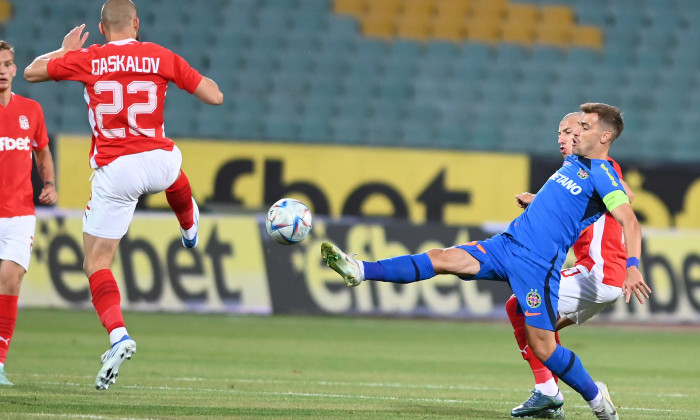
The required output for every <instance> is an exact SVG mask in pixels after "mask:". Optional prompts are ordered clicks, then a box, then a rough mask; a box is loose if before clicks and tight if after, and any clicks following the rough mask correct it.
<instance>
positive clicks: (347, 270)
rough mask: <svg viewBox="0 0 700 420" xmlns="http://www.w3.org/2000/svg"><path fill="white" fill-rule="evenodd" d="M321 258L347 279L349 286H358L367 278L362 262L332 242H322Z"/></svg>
mask: <svg viewBox="0 0 700 420" xmlns="http://www.w3.org/2000/svg"><path fill="white" fill-rule="evenodd" d="M321 258H323V261H325V262H326V265H328V266H329V267H330V268H332V269H333V270H334V271H335V272H336V273H338V274H340V276H341V277H342V278H343V279H345V282H346V283H347V285H348V286H352V287H354V286H357V285H359V284H360V283H362V281H363V280H364V279H365V276H364V275H363V273H362V269H361V268H360V263H358V262H357V260H355V258H353V257H352V256H351V255H347V254H346V253H344V252H343V251H341V250H340V248H338V247H337V246H335V245H334V244H332V243H330V242H324V243H323V244H321Z"/></svg>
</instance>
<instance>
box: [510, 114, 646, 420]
mask: <svg viewBox="0 0 700 420" xmlns="http://www.w3.org/2000/svg"><path fill="white" fill-rule="evenodd" d="M580 114H581V113H580V112H572V113H570V114H567V115H566V116H565V117H564V118H563V119H562V121H561V123H560V124H559V138H558V143H559V151H560V152H561V154H562V156H563V157H564V158H566V157H567V156H568V155H570V154H571V149H572V140H573V131H574V129H575V128H576V126H577V125H578V118H579V116H580ZM611 163H612V165H613V168H614V169H615V171H616V172H617V174H618V176H619V177H620V181H621V182H622V183H623V186H624V188H625V192H626V193H627V196H628V197H629V199H630V201H632V199H633V197H634V196H633V194H632V191H631V189H630V188H629V186H628V185H627V184H626V183H625V182H624V181H622V170H621V169H620V166H619V165H618V164H617V162H615V161H613V160H611ZM534 197H535V195H534V194H531V193H522V194H518V195H517V196H516V200H517V202H518V206H520V207H522V208H525V207H527V205H529V203H530V202H532V200H533V198H534ZM572 248H573V251H574V256H575V257H576V263H575V264H574V266H573V267H571V268H568V269H566V270H562V271H561V281H560V283H559V309H558V312H559V318H558V320H557V325H556V329H557V331H558V330H560V329H562V328H564V327H567V326H569V325H573V324H582V323H584V322H585V321H587V320H588V319H590V318H592V317H593V316H595V315H596V314H597V313H599V312H600V311H601V310H603V309H605V308H606V307H608V306H610V305H612V304H613V303H615V302H616V301H617V300H618V299H619V298H620V297H621V296H622V284H623V283H624V281H625V276H626V271H627V269H626V262H627V252H626V250H625V243H624V235H623V234H622V226H620V224H619V223H617V221H616V220H615V219H614V218H613V217H612V216H611V215H610V213H605V214H603V215H602V216H601V217H600V219H598V220H597V221H596V222H595V223H593V224H592V225H590V226H589V227H587V228H586V229H584V230H583V232H581V235H580V236H579V239H578V241H576V243H574V245H573V247H572ZM506 312H507V313H508V317H509V318H510V321H511V323H512V325H513V329H514V330H515V331H514V334H515V338H516V341H517V342H518V347H519V348H520V352H521V353H522V356H523V359H525V360H526V361H527V362H528V363H529V364H530V369H531V370H532V373H533V375H534V377H535V389H534V390H533V391H532V395H531V396H530V398H529V399H528V400H527V401H525V402H524V403H523V404H521V405H519V406H518V407H515V408H514V409H513V410H512V411H511V415H512V416H513V417H535V418H564V413H563V410H562V409H561V408H552V407H551V406H553V405H556V404H559V403H560V402H561V401H562V400H563V396H562V394H561V393H560V391H559V387H558V385H557V381H556V378H555V377H554V375H553V374H552V372H551V371H550V370H549V369H547V367H545V366H544V364H542V362H540V361H539V360H538V359H537V358H536V357H535V356H534V355H533V354H532V350H530V347H529V345H528V341H527V336H526V334H525V314H524V313H523V311H522V309H521V308H520V306H519V305H518V302H517V299H516V298H515V296H512V297H511V298H510V299H509V300H508V302H507V303H506ZM557 341H558V336H557Z"/></svg>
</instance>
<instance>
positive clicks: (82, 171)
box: [39, 136, 700, 229]
mask: <svg viewBox="0 0 700 420" xmlns="http://www.w3.org/2000/svg"><path fill="white" fill-rule="evenodd" d="M177 144H178V147H180V149H181V150H182V153H183V159H184V160H183V169H184V171H185V173H187V176H188V178H189V179H190V182H191V184H192V190H193V192H194V195H195V198H197V200H198V202H199V203H200V205H201V206H210V207H218V208H224V209H233V210H236V211H254V212H261V211H264V210H265V209H267V207H268V206H269V205H271V204H272V203H274V202H275V201H277V200H278V199H279V198H281V197H285V196H292V197H296V198H299V199H301V200H302V201H304V202H305V203H307V204H308V205H309V206H310V208H311V210H312V211H313V213H314V215H329V216H331V217H333V218H336V219H337V218H339V217H340V216H362V217H387V216H389V217H393V218H395V219H399V220H408V221H410V222H411V223H413V224H423V223H439V224H447V225H450V226H465V225H471V226H479V225H481V224H483V223H488V222H500V223H505V222H510V221H511V220H512V219H513V218H515V217H516V216H517V215H518V214H520V209H518V208H517V207H516V206H515V204H514V203H515V200H514V199H513V196H514V195H515V194H518V193H520V192H523V191H531V192H536V191H537V190H538V189H539V188H540V186H541V185H542V184H543V183H544V182H545V181H546V180H547V179H548V178H549V177H550V176H551V175H552V174H553V173H554V172H555V171H556V170H557V169H559V167H560V166H561V162H562V161H561V159H560V158H559V154H558V153H556V149H554V148H553V149H552V156H551V157H550V158H543V157H529V156H526V155H517V154H498V153H471V152H467V151H454V150H452V151H435V150H424V149H402V148H393V149H390V148H372V147H349V146H329V145H323V146H319V145H308V144H307V145H299V144H291V143H270V142H232V141H202V140H177ZM55 148H56V149H57V151H56V159H57V173H58V177H59V178H58V189H59V192H60V194H59V203H58V204H59V207H60V208H63V209H83V208H85V204H86V203H87V201H88V198H89V196H90V182H89V178H90V175H91V173H92V170H91V169H90V167H89V165H88V152H89V148H90V138H89V137H81V136H59V138H58V139H57V141H56V144H55ZM613 156H614V155H613ZM619 163H620V165H621V166H622V170H623V175H624V178H625V180H626V181H627V183H628V184H629V185H630V186H631V188H632V190H633V191H634V195H635V199H634V202H633V203H632V206H633V207H634V209H635V212H636V213H637V216H638V217H639V219H640V221H641V222H642V224H643V225H644V226H646V227H655V228H671V227H677V228H682V229H688V228H697V229H700V168H698V166H697V165H681V164H675V165H672V166H670V165H659V164H654V163H650V162H636V163H635V162H625V161H620V162H619ZM39 189H40V188H39ZM167 207H168V206H167V203H166V201H165V198H164V196H163V195H162V194H161V195H155V196H149V197H146V198H144V199H143V200H141V202H140V203H139V208H150V209H167Z"/></svg>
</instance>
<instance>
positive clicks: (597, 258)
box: [573, 159, 627, 287]
mask: <svg viewBox="0 0 700 420" xmlns="http://www.w3.org/2000/svg"><path fill="white" fill-rule="evenodd" d="M609 160H610V161H611V163H612V165H613V168H615V171H616V172H617V174H618V175H619V176H620V179H622V170H621V169H620V165H618V164H617V162H615V161H614V160H612V159H609ZM573 248H574V256H575V257H576V265H582V266H584V267H586V268H587V269H588V271H589V272H590V273H591V274H593V275H594V276H595V278H596V279H598V280H600V281H601V282H602V283H603V284H607V285H609V286H615V287H622V283H624V281H625V277H626V276H627V249H626V248H625V236H624V234H623V233H622V226H621V225H620V224H619V223H617V220H615V218H614V217H613V216H612V214H610V212H607V213H605V214H604V215H603V216H601V218H600V219H598V220H596V222H595V223H593V224H592V225H590V226H588V227H587V228H586V229H584V230H583V232H581V236H579V238H578V241H576V243H575V244H574V247H573Z"/></svg>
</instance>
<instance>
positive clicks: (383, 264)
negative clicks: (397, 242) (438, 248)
mask: <svg viewBox="0 0 700 420" xmlns="http://www.w3.org/2000/svg"><path fill="white" fill-rule="evenodd" d="M362 264H363V265H364V268H365V279H367V280H379V281H387V282H391V283H413V282H414V281H418V280H425V279H429V278H431V277H435V270H434V269H433V263H432V262H431V261H430V257H428V254H426V253H422V254H415V255H402V256H400V257H395V258H388V259H386V260H379V261H377V262H366V261H363V262H362Z"/></svg>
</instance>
